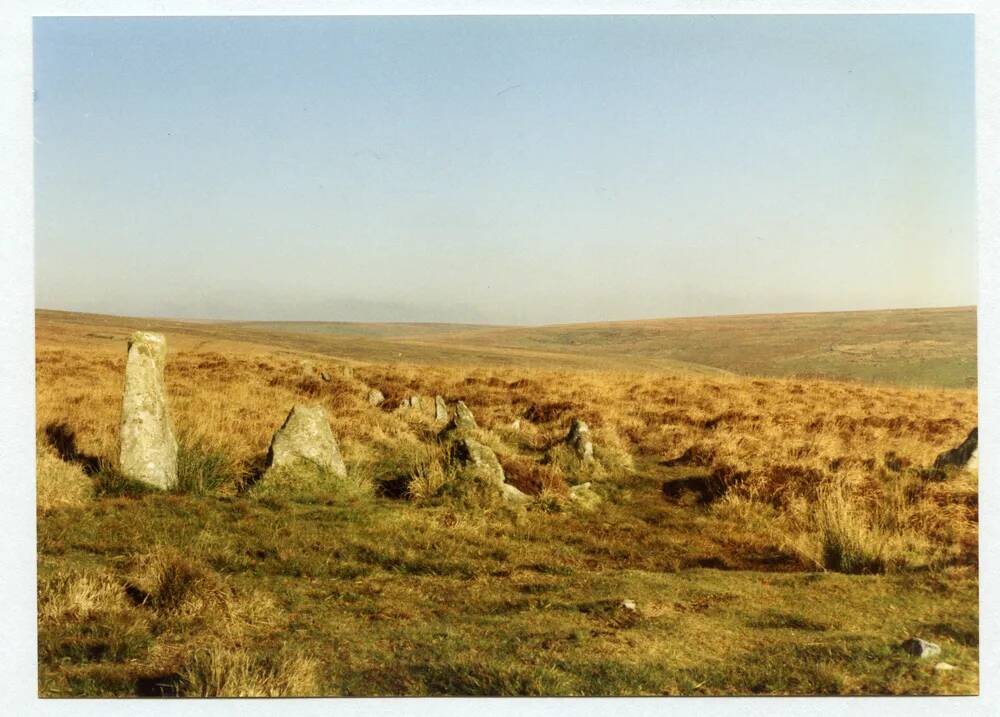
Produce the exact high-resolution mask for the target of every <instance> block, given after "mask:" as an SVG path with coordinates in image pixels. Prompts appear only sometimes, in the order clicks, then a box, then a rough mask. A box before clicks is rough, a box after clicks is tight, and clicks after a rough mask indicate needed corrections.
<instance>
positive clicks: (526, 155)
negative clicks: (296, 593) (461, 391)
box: [34, 15, 976, 323]
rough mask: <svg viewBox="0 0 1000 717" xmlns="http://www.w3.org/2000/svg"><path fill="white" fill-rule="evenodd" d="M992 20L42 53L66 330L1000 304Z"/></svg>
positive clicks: (61, 31)
mask: <svg viewBox="0 0 1000 717" xmlns="http://www.w3.org/2000/svg"><path fill="white" fill-rule="evenodd" d="M972 30H973V24H972V18H971V16H927V15H925V16H855V17H851V16H834V17H823V16H797V17H779V16H757V17H747V16H743V17H740V16H715V17H709V16H688V17H682V16H674V17H670V16H659V17H464V18H457V17H456V18H434V17H423V18H417V17H411V18H347V17H344V18H315V17H311V18H297V19H293V18H242V19H238V18H173V19H138V18H134V19H116V18H108V19H98V18H48V19H38V20H36V22H35V38H34V42H35V87H36V99H35V137H36V144H35V161H36V164H35V172H36V287H37V289H36V291H37V301H38V305H39V306H40V307H44V308H60V309H70V310H87V311H99V312H106V313H117V314H130V315H155V316H174V317H202V318H244V319H311V320H358V321H368V320H395V321H470V322H488V323H552V322H569V321H590V320H594V321H596V320H606V319H608V320H610V319H630V318H651V317H660V316H680V315H700V314H714V313H742V312H759V311H810V310H832V309H853V308H885V307H904V306H945V305H958V304H973V303H975V302H976V241H975V205H974V199H975V164H974V144H975V139H974V137H975V131H974V96H975V95H974V82H973V47H972V42H973V32H972Z"/></svg>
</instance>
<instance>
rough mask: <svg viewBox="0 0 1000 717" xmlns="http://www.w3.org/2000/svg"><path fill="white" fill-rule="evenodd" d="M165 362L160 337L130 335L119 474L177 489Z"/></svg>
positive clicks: (147, 334)
mask: <svg viewBox="0 0 1000 717" xmlns="http://www.w3.org/2000/svg"><path fill="white" fill-rule="evenodd" d="M166 358H167V340H166V338H165V337H164V336H163V334H153V333H148V332H145V331H137V332H136V333H134V334H132V337H131V338H130V339H129V342H128V360H127V362H126V364H125V391H124V394H123V396H122V417H121V424H120V426H119V465H120V467H121V471H122V474H123V475H124V476H125V477H127V478H131V479H132V480H137V481H141V482H143V483H148V484H149V485H152V486H155V487H157V488H162V489H169V488H173V487H174V486H175V485H177V439H176V438H175V437H174V430H173V426H172V425H171V422H170V412H169V411H168V409H167V394H166V388H165V385H164V381H163V367H164V364H165V363H166Z"/></svg>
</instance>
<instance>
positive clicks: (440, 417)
mask: <svg viewBox="0 0 1000 717" xmlns="http://www.w3.org/2000/svg"><path fill="white" fill-rule="evenodd" d="M434 420H435V421H447V420H448V404H446V403H445V402H444V398H442V397H441V396H435V397H434Z"/></svg>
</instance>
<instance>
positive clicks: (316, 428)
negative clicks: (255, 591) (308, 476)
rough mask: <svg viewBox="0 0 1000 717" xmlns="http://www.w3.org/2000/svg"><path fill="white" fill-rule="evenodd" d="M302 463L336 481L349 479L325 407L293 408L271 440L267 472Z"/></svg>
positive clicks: (301, 406)
mask: <svg viewBox="0 0 1000 717" xmlns="http://www.w3.org/2000/svg"><path fill="white" fill-rule="evenodd" d="M299 463H305V464H308V465H310V466H313V467H315V468H318V469H320V470H321V471H324V472H326V473H329V474H330V475H332V476H334V477H337V478H344V477H346V476H347V467H346V466H345V465H344V459H343V458H342V457H341V455H340V449H339V448H338V447H337V441H336V439H334V437H333V432H332V431H331V430H330V422H329V421H328V420H327V417H326V411H325V410H324V409H323V407H322V406H304V405H296V406H294V407H293V408H292V410H291V411H290V412H289V413H288V417H287V418H285V422H284V423H283V424H281V428H279V429H278V430H277V432H275V434H274V438H272V439H271V447H270V448H269V449H268V451H267V467H268V469H270V468H284V467H287V468H294V467H296V464H299Z"/></svg>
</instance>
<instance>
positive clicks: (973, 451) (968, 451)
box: [934, 426, 979, 473]
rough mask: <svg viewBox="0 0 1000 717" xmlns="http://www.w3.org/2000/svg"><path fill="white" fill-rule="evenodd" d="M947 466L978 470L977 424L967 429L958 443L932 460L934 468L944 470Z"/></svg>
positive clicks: (971, 470)
mask: <svg viewBox="0 0 1000 717" xmlns="http://www.w3.org/2000/svg"><path fill="white" fill-rule="evenodd" d="M949 467H955V468H960V469H961V470H966V471H970V472H973V473H974V472H976V471H978V470H979V426H976V427H975V428H973V429H972V430H971V431H969V435H968V436H966V438H965V440H964V441H962V443H961V444H960V445H958V446H956V447H955V448H952V449H951V450H948V451H945V452H944V453H942V454H941V455H939V456H938V457H937V460H935V461H934V468H935V469H938V470H944V469H945V468H949Z"/></svg>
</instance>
